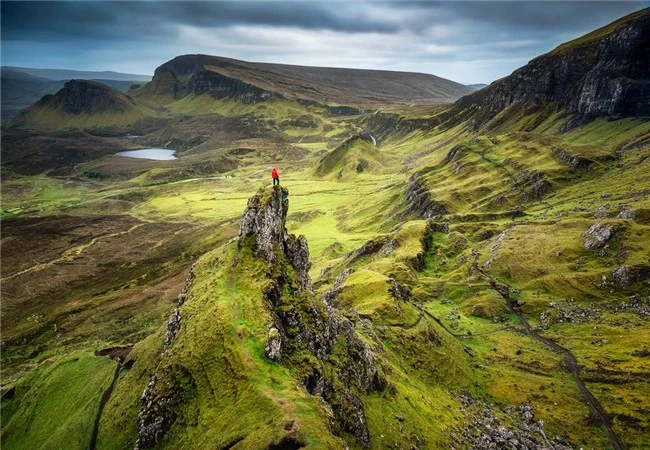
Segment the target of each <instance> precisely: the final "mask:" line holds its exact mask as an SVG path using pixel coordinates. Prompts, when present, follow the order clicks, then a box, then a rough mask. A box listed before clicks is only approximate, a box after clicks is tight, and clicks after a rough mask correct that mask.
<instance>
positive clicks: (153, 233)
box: [1, 9, 650, 450]
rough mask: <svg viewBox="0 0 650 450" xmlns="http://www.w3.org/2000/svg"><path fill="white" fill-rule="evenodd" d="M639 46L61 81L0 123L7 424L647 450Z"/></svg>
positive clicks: (647, 260)
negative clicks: (446, 66)
mask: <svg viewBox="0 0 650 450" xmlns="http://www.w3.org/2000/svg"><path fill="white" fill-rule="evenodd" d="M649 41H650V12H649V10H648V9H645V10H642V11H640V12H638V13H635V14H632V15H631V16H628V17H625V18H623V19H621V20H619V21H617V22H615V23H614V24H611V25H609V26H607V27H605V28H603V29H600V30H597V31H595V32H593V33H590V34H588V35H587V36H585V37H583V38H579V39H578V40H576V41H573V42H570V43H567V44H564V45H562V46H560V47H558V49H556V50H554V51H552V52H550V53H548V54H546V55H543V56H541V57H539V58H536V59H535V60H533V61H531V63H529V65H527V66H524V67H523V68H521V69H519V70H517V71H516V72H515V73H514V74H513V75H512V76H510V77H506V78H504V79H501V80H499V81H497V82H495V83H493V84H491V85H489V86H487V87H482V89H481V90H479V91H476V92H473V93H472V89H470V88H467V87H465V86H462V85H458V84H457V83H454V82H451V81H449V80H444V79H440V78H438V77H433V76H425V75H423V74H410V75H409V76H405V75H404V76H401V75H399V73H398V72H381V71H356V72H355V73H353V72H349V73H348V72H346V71H347V70H348V69H345V70H343V69H340V70H338V69H325V68H312V69H313V70H309V68H306V67H303V66H285V65H274V64H260V63H249V62H243V61H236V60H230V59H227V58H218V57H210V56H206V55H186V56H182V57H178V58H175V59H173V60H171V61H169V62H167V63H165V64H163V65H162V66H160V67H159V68H158V70H156V74H155V76H154V78H153V80H152V81H151V82H149V83H147V84H144V83H143V85H142V86H139V87H136V88H134V89H130V90H128V91H127V92H126V93H121V92H118V91H115V90H114V89H111V88H110V87H107V86H104V85H98V83H95V82H85V81H83V80H80V81H76V82H68V83H67V84H66V85H65V86H64V87H63V88H62V89H61V90H60V91H58V92H57V93H55V94H53V95H50V96H46V97H44V98H43V99H42V100H40V101H38V102H37V103H35V104H34V105H32V106H31V107H30V108H28V109H27V110H26V111H25V112H24V113H23V114H21V115H18V116H17V117H16V118H15V119H14V120H13V122H12V123H11V124H9V125H8V126H6V127H5V128H3V130H2V242H1V250H2V275H1V277H2V279H1V281H2V283H1V290H2V292H1V296H2V305H1V311H2V344H1V349H2V441H3V445H4V446H6V447H7V448H11V449H23V448H24V449H31V448H88V447H89V446H90V447H91V448H97V449H111V448H114V449H118V448H119V449H122V448H151V447H156V448H208V447H209V448H219V449H247V448H269V449H270V448H314V449H320V448H331V449H337V448H377V449H379V448H414V449H424V448H431V449H436V448H456V449H462V448H478V449H483V448H485V449H487V448H540V449H541V448H547V449H548V448H553V449H558V450H559V449H566V448H594V449H609V448H613V449H624V448H625V449H642V448H645V447H646V446H647V443H648V439H649V436H650V419H649V418H648V417H649V416H648V414H647V411H648V410H650V369H649V365H648V357H650V350H648V346H650V328H649V327H648V324H649V320H650V284H649V281H648V280H649V279H650V278H649V276H650V120H648V118H649V117H650V102H648V98H650V97H649V92H648V90H647V85H648V80H649V79H650V73H649V72H648V67H649V66H648V65H645V66H644V62H645V63H647V60H648V54H647V53H644V51H645V50H644V49H647V45H648V42H649ZM612 49H616V51H614V50H612ZM621 49H625V51H623V50H621ZM585 58H587V59H588V58H593V61H591V60H589V61H591V62H589V61H587V62H585V61H586V59H585ZM576 61H580V62H581V64H577V63H575V62H576ZM349 70H352V69H349ZM563 71H565V72H563ZM346 76H347V77H348V78H346V79H347V80H348V81H347V82H340V78H341V77H344V78H345V77H346ZM558 80H564V81H565V84H562V83H561V82H560V81H558ZM594 80H597V81H594ZM432 83H433V84H432ZM361 86H365V88H362V87H361ZM612 92H615V93H616V95H613V94H612ZM143 149H164V150H169V151H173V152H174V153H173V154H174V156H175V159H167V160H163V159H160V160H156V159H141V158H130V157H124V156H120V155H119V153H120V152H133V151H136V152H137V151H142V150H143ZM273 167H276V168H277V169H278V171H279V172H280V180H281V187H280V188H273V187H272V186H271V178H270V171H271V169H272V168H273ZM285 227H286V230H285ZM293 235H295V236H293ZM297 236H304V239H303V238H300V237H297ZM115 348H117V349H123V348H129V349H131V348H132V350H129V351H125V352H123V353H119V352H118V353H119V354H116V355H117V356H115V355H113V354H112V353H111V352H112V351H113V350H114V349H115ZM106 355H108V356H109V357H106ZM111 358H113V359H111ZM118 358H119V360H118ZM52 417H57V420H52Z"/></svg>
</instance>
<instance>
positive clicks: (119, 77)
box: [2, 66, 151, 81]
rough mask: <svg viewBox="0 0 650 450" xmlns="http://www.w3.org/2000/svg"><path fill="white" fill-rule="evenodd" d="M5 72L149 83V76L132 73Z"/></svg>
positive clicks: (21, 69) (61, 78) (58, 78)
mask: <svg viewBox="0 0 650 450" xmlns="http://www.w3.org/2000/svg"><path fill="white" fill-rule="evenodd" d="M2 70H3V72H4V71H5V70H8V71H12V72H22V73H26V74H27V75H32V76H34V77H38V78H45V79H48V80H55V81H65V80H73V79H82V80H114V81H151V75H137V74H133V73H121V72H113V71H110V70H105V71H90V70H67V69H32V68H30V67H14V66H3V67H2Z"/></svg>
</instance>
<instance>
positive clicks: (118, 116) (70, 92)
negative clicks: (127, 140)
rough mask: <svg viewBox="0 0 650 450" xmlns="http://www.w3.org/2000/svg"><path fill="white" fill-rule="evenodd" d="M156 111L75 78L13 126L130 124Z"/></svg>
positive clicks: (34, 106) (76, 126)
mask: <svg viewBox="0 0 650 450" xmlns="http://www.w3.org/2000/svg"><path fill="white" fill-rule="evenodd" d="M151 113H152V112H151V111H150V110H149V109H148V108H146V107H143V106H141V105H138V104H137V103H135V102H134V101H133V99H131V98H130V97H129V96H128V95H126V94H123V93H121V92H118V91H116V90H115V89H112V88H110V87H109V86H106V85H104V84H101V83H97V82H94V81H87V80H71V81H68V82H67V83H65V85H64V86H63V88H62V89H61V90H59V91H58V92H57V93H56V94H53V95H52V94H48V95H46V96H44V97H43V98H42V99H40V100H39V101H38V102H36V103H35V104H34V105H32V106H31V107H29V108H28V109H27V110H26V111H24V112H23V113H21V114H20V115H18V116H17V117H16V118H15V119H14V121H13V122H12V126H19V127H25V128H43V129H59V128H91V127H93V126H94V127H108V126H119V125H126V124H131V123H134V122H136V121H137V120H139V119H142V118H144V117H146V116H147V115H150V114H151Z"/></svg>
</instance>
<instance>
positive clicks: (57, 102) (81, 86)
mask: <svg viewBox="0 0 650 450" xmlns="http://www.w3.org/2000/svg"><path fill="white" fill-rule="evenodd" d="M36 105H42V106H49V107H53V108H57V109H61V110H63V112H65V113H68V114H99V113H106V112H110V113H123V112H125V111H127V110H128V109H129V108H131V107H133V105H134V102H133V100H131V98H130V97H128V96H126V95H124V94H122V93H121V92H118V91H116V90H115V89H112V88H110V87H108V86H106V85H104V84H101V83H96V82H94V81H87V80H70V81H68V82H67V83H66V84H65V85H64V86H63V88H62V89H61V90H60V91H59V92H57V93H56V94H52V95H46V96H45V97H43V98H42V99H41V100H39V101H38V102H37V103H36Z"/></svg>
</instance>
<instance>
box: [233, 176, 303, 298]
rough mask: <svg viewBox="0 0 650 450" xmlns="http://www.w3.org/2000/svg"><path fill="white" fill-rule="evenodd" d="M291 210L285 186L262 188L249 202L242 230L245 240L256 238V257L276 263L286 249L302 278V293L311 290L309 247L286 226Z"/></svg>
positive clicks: (240, 228) (241, 226) (299, 279)
mask: <svg viewBox="0 0 650 450" xmlns="http://www.w3.org/2000/svg"><path fill="white" fill-rule="evenodd" d="M288 210H289V191H288V190H287V188H285V187H281V186H278V187H273V188H268V189H264V188H262V189H260V190H258V191H257V193H256V194H255V195H254V196H253V197H251V198H249V199H248V206H247V207H246V211H244V215H243V216H242V219H241V225H240V227H239V238H240V244H241V240H242V239H243V238H246V237H248V236H252V237H254V238H255V246H254V252H255V255H256V256H258V257H260V258H262V259H264V260H265V261H267V262H269V263H270V264H275V262H276V260H277V251H279V250H282V251H284V254H285V256H286V258H287V260H288V262H289V264H291V266H292V267H293V269H294V270H295V272H296V275H297V277H298V280H297V281H298V284H299V288H300V290H303V289H306V290H309V291H310V290H311V279H310V277H309V268H310V267H311V263H310V262H309V247H308V245H307V240H306V239H305V238H304V236H299V237H296V236H294V235H292V234H289V233H287V230H286V228H285V224H286V221H287V211H288Z"/></svg>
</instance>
